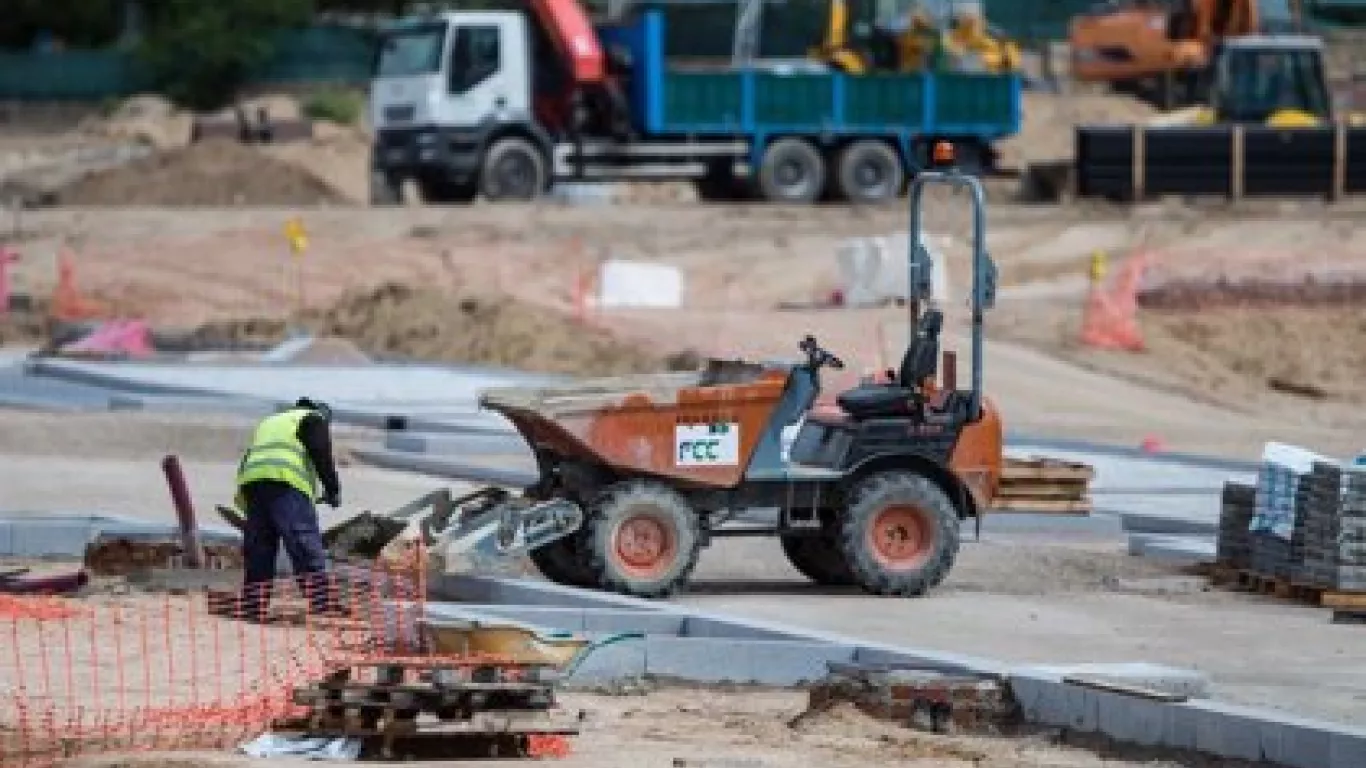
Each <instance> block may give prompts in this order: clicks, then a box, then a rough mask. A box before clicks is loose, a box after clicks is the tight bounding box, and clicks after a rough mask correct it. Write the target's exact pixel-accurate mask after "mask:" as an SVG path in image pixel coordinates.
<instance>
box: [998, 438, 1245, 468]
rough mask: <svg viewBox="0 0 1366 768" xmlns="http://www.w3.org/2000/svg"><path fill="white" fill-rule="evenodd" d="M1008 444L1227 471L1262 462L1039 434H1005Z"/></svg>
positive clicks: (1014, 446) (1011, 447)
mask: <svg viewBox="0 0 1366 768" xmlns="http://www.w3.org/2000/svg"><path fill="white" fill-rule="evenodd" d="M1006 446H1007V447H1008V448H1010V449H1020V450H1028V449H1031V448H1033V449H1041V450H1045V451H1049V450H1054V451H1076V452H1079V453H1094V454H1098V455H1102V456H1113V457H1117V458H1125V459H1145V460H1148V461H1159V462H1166V463H1169V464H1180V465H1184V466H1189V467H1197V468H1200V469H1215V470H1228V471H1230V472H1256V471H1257V470H1258V469H1259V468H1260V467H1261V464H1260V463H1259V462H1256V461H1246V460H1242V459H1224V458H1220V457H1218V456H1206V455H1203V454H1197V453H1181V452H1173V453H1166V452H1162V453H1149V452H1147V451H1144V450H1143V449H1141V448H1131V447H1128V446H1122V445H1108V444H1106V443H1093V442H1090V441H1086V440H1068V439H1061V438H1049V437H1040V436H1038V435H1028V434H1020V433H1017V432H1007V433H1006Z"/></svg>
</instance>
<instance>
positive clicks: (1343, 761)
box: [1328, 729, 1366, 768]
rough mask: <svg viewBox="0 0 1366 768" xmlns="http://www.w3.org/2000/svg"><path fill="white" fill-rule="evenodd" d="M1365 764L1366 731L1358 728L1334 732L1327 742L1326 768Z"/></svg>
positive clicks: (1350, 767)
mask: <svg viewBox="0 0 1366 768" xmlns="http://www.w3.org/2000/svg"><path fill="white" fill-rule="evenodd" d="M1360 765H1366V733H1363V732H1362V731H1361V730H1359V729H1351V730H1344V731H1340V732H1338V733H1334V734H1333V735H1332V737H1331V740H1330V741H1329V743H1328V768H1355V766H1360Z"/></svg>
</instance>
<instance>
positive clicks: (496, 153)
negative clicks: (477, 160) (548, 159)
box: [479, 136, 549, 202]
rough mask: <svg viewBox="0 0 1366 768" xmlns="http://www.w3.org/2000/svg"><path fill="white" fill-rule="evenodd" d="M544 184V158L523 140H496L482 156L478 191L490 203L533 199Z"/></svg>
mask: <svg viewBox="0 0 1366 768" xmlns="http://www.w3.org/2000/svg"><path fill="white" fill-rule="evenodd" d="M548 183H549V178H548V176H547V172H546V165H545V158H544V157H543V156H542V155H541V153H540V151H539V150H537V149H536V147H535V146H534V145H533V144H532V143H531V142H529V141H527V140H526V139H519V138H517V137H515V136H510V137H508V138H505V139H499V140H498V141H496V142H494V144H493V146H492V147H489V150H488V153H487V154H485V155H484V167H483V169H482V170H481V171H480V173H479V191H480V192H482V193H483V195H484V198H485V199H487V200H488V201H490V202H498V201H502V200H524V201H525V200H534V199H536V198H537V197H539V196H540V195H541V193H542V192H544V191H545V189H546V186H547V185H548Z"/></svg>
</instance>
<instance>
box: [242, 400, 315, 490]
mask: <svg viewBox="0 0 1366 768" xmlns="http://www.w3.org/2000/svg"><path fill="white" fill-rule="evenodd" d="M310 413H312V411H310V410H308V409H307V408H294V409H291V410H288V411H284V412H282V413H277V414H275V415H274V416H268V417H266V418H265V419H262V420H261V423H260V425H258V426H257V427H256V434H255V435H253V436H252V439H251V447H250V448H248V449H247V452H246V454H245V455H243V456H242V464H241V466H239V467H238V468H237V487H238V488H241V487H242V486H244V485H246V484H247V483H254V482H258V481H261V480H274V481H276V482H280V483H288V484H289V485H290V486H292V487H294V488H297V489H299V491H300V492H302V493H305V494H307V495H308V498H309V500H310V501H312V500H313V499H314V498H315V497H316V496H317V495H318V490H317V489H318V478H317V472H316V471H315V470H314V468H313V462H312V461H311V460H310V459H309V458H308V451H307V450H305V448H304V444H303V442H302V441H301V440H299V423H300V422H302V421H303V420H304V417H305V416H307V415H309V414H310Z"/></svg>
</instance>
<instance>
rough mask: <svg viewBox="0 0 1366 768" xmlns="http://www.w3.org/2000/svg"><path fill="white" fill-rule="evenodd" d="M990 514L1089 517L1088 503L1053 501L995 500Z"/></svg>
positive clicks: (1089, 506)
mask: <svg viewBox="0 0 1366 768" xmlns="http://www.w3.org/2000/svg"><path fill="white" fill-rule="evenodd" d="M991 511H992V512H1020V513H1033V514H1037V515H1089V514H1091V502H1089V501H1058V500H1055V499H1023V500H1017V499H996V500H994V501H993V502H992V504H991Z"/></svg>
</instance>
